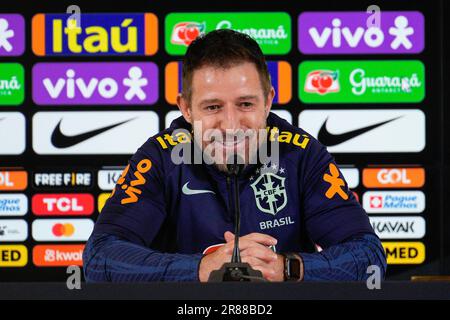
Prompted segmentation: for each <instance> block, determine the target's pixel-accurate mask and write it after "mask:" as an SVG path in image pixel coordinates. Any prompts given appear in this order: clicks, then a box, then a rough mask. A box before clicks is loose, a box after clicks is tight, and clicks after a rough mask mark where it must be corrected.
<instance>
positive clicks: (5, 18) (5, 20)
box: [0, 13, 25, 57]
mask: <svg viewBox="0 0 450 320" xmlns="http://www.w3.org/2000/svg"><path fill="white" fill-rule="evenodd" d="M24 50H25V20H24V19H23V17H22V16H21V15H20V14H4V13H0V57H1V56H20V55H22V54H23V52H24Z"/></svg>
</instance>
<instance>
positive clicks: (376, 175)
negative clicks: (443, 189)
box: [363, 168, 425, 188]
mask: <svg viewBox="0 0 450 320" xmlns="http://www.w3.org/2000/svg"><path fill="white" fill-rule="evenodd" d="M363 183H364V186H365V187H366V188H421V187H423V185H424V184H425V169H423V168H370V169H364V170H363Z"/></svg>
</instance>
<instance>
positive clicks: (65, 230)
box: [52, 223, 75, 237]
mask: <svg viewBox="0 0 450 320" xmlns="http://www.w3.org/2000/svg"><path fill="white" fill-rule="evenodd" d="M52 233H53V235H54V236H56V237H70V236H72V235H73V234H74V233H75V227H74V225H73V224H71V223H56V224H55V225H53V228H52Z"/></svg>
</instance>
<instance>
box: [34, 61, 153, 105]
mask: <svg viewBox="0 0 450 320" xmlns="http://www.w3.org/2000/svg"><path fill="white" fill-rule="evenodd" d="M32 76H33V101H34V102H35V103H36V104H38V105H74V104H77V105H85V104H89V105H106V104H108V105H116V104H120V105H124V104H133V105H140V104H146V105H149V104H153V103H155V102H156V101H157V100H158V67H157V66H156V64H154V63H152V62H99V63H91V62H86V63H85V62H75V63H73V62H72V63H37V64H36V65H34V67H33V72H32Z"/></svg>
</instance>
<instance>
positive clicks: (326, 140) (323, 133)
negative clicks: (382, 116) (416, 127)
mask: <svg viewBox="0 0 450 320" xmlns="http://www.w3.org/2000/svg"><path fill="white" fill-rule="evenodd" d="M401 117H402V116H400V117H396V118H393V119H390V120H387V121H383V122H379V123H375V124H373V125H371V126H368V127H363V128H359V129H356V130H352V131H347V132H344V133H341V134H333V133H330V132H328V129H327V121H328V118H327V119H326V120H325V122H324V123H323V124H322V127H320V130H319V134H318V136H317V139H318V140H319V141H320V142H321V143H322V144H324V145H325V146H327V147H332V146H336V145H338V144H341V143H343V142H346V141H348V140H350V139H353V138H356V137H357V136H360V135H362V134H364V133H366V132H369V131H371V130H373V129H375V128H378V127H381V126H382V125H385V124H387V123H389V122H392V121H394V120H397V119H399V118H401Z"/></svg>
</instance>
